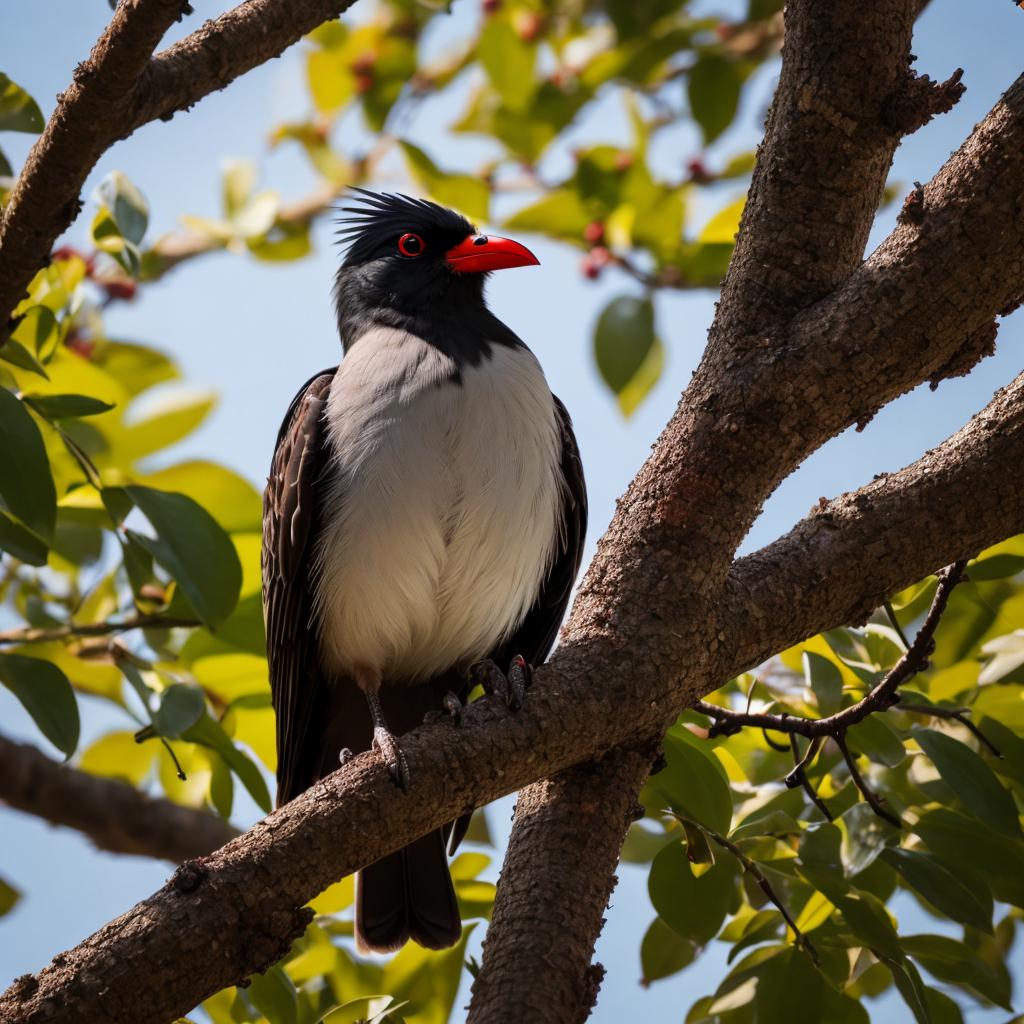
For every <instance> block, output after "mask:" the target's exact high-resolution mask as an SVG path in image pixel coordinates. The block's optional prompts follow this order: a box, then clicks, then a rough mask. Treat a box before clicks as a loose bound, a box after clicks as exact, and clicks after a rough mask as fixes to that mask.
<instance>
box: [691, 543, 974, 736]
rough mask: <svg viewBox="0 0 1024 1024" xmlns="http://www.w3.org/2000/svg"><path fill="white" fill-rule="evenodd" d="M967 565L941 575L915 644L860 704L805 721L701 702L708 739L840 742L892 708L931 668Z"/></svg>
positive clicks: (956, 565) (954, 566)
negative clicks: (758, 735) (746, 733)
mask: <svg viewBox="0 0 1024 1024" xmlns="http://www.w3.org/2000/svg"><path fill="white" fill-rule="evenodd" d="M966 565H967V561H966V559H965V560H962V561H959V562H954V563H953V564H952V565H951V566H948V567H947V568H946V569H943V570H942V571H941V572H939V573H938V577H939V585H938V587H937V589H936V591H935V597H934V598H932V604H931V607H930V608H929V609H928V614H927V615H926V616H925V620H924V622H923V623H922V624H921V628H920V630H918V633H917V636H916V637H914V642H913V643H912V644H910V645H909V647H908V648H907V650H906V652H905V653H904V654H903V655H902V656H901V657H900V659H899V661H897V662H896V664H895V665H893V667H892V668H891V669H889V671H888V672H887V673H886V674H885V676H883V677H882V679H880V680H879V681H878V683H876V684H875V686H874V687H873V688H872V689H871V690H870V692H869V693H867V694H866V695H865V696H864V697H862V698H861V699H860V700H859V701H858V702H857V703H856V704H852V705H851V706H850V707H848V708H843V710H842V711H837V712H836V713H835V714H834V715H829V716H828V717H827V718H802V717H800V716H797V715H788V714H773V713H771V712H766V711H757V712H744V711H733V710H732V709H730V708H722V707H719V706H718V705H717V704H710V703H708V702H707V701H704V700H699V701H697V702H696V703H695V704H694V705H693V709H694V710H695V711H699V712H700V713H701V714H702V715H707V716H708V717H709V718H713V719H714V720H715V721H714V724H713V725H712V726H711V728H710V729H709V730H708V736H709V737H712V738H713V737H715V736H731V735H733V734H734V733H737V732H739V730H740V729H742V728H743V727H744V726H747V725H749V726H753V727H755V728H759V729H771V730H772V731H774V732H784V733H796V734H797V735H799V736H806V737H807V738H808V739H813V738H814V737H816V736H831V737H833V738H834V739H838V738H839V737H840V736H841V735H842V734H843V733H844V732H846V730H847V729H849V728H850V727H851V726H854V725H856V724H857V723H858V722H862V721H863V720H864V719H865V718H867V717H868V715H870V714H872V713H874V712H875V711H885V710H886V709H888V708H891V707H892V706H893V705H894V704H895V703H896V702H897V701H898V700H899V694H898V690H899V688H900V686H902V685H903V684H904V683H905V682H907V680H909V679H911V678H913V677H914V676H915V675H917V673H918V672H921V671H922V670H923V669H925V668H927V667H928V659H929V658H930V657H931V653H932V651H933V650H934V647H935V630H936V629H937V628H938V625H939V622H940V621H941V619H942V615H943V612H945V610H946V605H947V604H948V603H949V596H950V594H952V592H953V588H954V587H955V586H956V585H957V584H958V583H959V582H960V581H961V578H962V576H963V571H964V567H965V566H966ZM773 745H774V744H773Z"/></svg>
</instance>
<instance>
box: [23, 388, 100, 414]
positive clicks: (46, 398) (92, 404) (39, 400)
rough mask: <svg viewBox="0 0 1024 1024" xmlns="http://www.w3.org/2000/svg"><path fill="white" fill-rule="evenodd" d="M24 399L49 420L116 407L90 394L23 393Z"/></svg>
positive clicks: (95, 412)
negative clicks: (91, 396)
mask: <svg viewBox="0 0 1024 1024" xmlns="http://www.w3.org/2000/svg"><path fill="white" fill-rule="evenodd" d="M22 400H23V401H24V402H26V403H28V405H30V406H32V408H33V409H35V411H36V412H37V413H39V415H40V416H45V417H46V419H48V420H61V419H67V418H69V417H78V416H98V415H99V414H100V413H102V412H109V411H110V410H111V409H113V408H114V406H113V405H111V404H110V403H109V402H101V401H100V400H99V399H98V398H90V397H89V396H88V395H36V394H29V395H22Z"/></svg>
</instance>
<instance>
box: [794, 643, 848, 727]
mask: <svg viewBox="0 0 1024 1024" xmlns="http://www.w3.org/2000/svg"><path fill="white" fill-rule="evenodd" d="M803 668H804V679H805V680H806V682H807V685H808V686H809V687H810V688H811V690H813V691H814V696H815V697H816V698H817V700H818V711H819V712H820V713H821V715H822V716H823V717H824V716H826V715H831V714H834V713H835V712H836V711H838V710H839V708H840V707H841V706H842V703H843V674H842V672H840V671H839V669H838V667H837V666H836V664H835V663H834V662H832V661H829V659H828V658H825V657H823V656H822V655H820V654H815V653H814V652H813V651H804V653H803Z"/></svg>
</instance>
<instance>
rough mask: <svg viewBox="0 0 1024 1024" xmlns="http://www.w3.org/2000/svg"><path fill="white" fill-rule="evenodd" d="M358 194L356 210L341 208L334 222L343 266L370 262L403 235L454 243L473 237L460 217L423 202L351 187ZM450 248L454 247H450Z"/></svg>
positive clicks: (474, 230)
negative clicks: (343, 248) (343, 250)
mask: <svg viewBox="0 0 1024 1024" xmlns="http://www.w3.org/2000/svg"><path fill="white" fill-rule="evenodd" d="M352 191H353V192H355V193H358V195H357V196H356V197H355V201H356V202H358V203H360V204H361V205H359V206H345V207H343V208H342V210H341V213H342V214H343V215H344V214H351V216H341V217H339V218H338V225H339V229H338V239H339V241H340V242H341V244H342V245H347V246H348V252H347V254H346V256H345V263H346V264H353V263H362V262H364V261H366V260H369V259H372V258H373V257H374V256H375V255H376V253H377V252H378V250H380V249H381V248H382V247H385V246H389V247H393V246H394V243H395V241H396V240H397V239H398V238H399V237H400V236H401V235H402V234H404V233H405V232H409V231H411V232H415V233H416V234H419V235H423V236H424V237H428V236H438V237H442V238H452V239H455V240H456V241H457V240H460V239H463V238H465V237H466V236H467V235H472V234H475V233H476V228H475V227H474V226H473V225H472V224H471V223H470V222H469V221H468V220H466V218H465V217H463V216H462V215H461V214H459V213H456V212H455V211H454V210H449V209H448V208H447V207H445V206H438V204H437V203H431V202H429V201H428V200H426V199H413V198H412V197H411V196H406V195H402V194H401V193H396V194H392V193H389V192H382V193H377V192H370V191H368V190H367V189H364V188H356V187H355V186H353V187H352ZM453 244H454V243H453Z"/></svg>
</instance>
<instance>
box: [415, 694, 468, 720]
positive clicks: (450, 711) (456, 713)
mask: <svg viewBox="0 0 1024 1024" xmlns="http://www.w3.org/2000/svg"><path fill="white" fill-rule="evenodd" d="M462 712H463V705H462V701H461V700H459V697H458V694H455V693H453V692H452V691H451V690H449V691H448V692H447V693H446V694H445V695H444V696H443V697H442V698H441V706H440V707H439V708H434V709H433V710H431V711H428V712H427V713H426V714H425V715H424V716H423V724H424V725H436V724H437V723H438V722H451V723H452V725H461V724H462Z"/></svg>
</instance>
